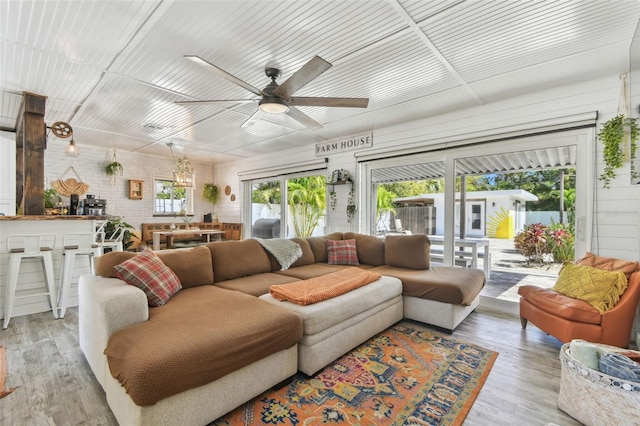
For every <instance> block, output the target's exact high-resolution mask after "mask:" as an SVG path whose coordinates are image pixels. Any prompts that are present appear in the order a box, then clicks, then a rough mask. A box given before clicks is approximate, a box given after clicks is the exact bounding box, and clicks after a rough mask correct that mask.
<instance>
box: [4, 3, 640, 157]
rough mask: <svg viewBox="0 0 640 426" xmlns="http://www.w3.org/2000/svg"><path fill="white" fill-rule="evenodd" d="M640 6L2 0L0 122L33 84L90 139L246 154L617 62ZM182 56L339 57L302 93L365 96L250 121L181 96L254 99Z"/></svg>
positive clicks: (227, 59)
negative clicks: (301, 118) (362, 100)
mask: <svg viewBox="0 0 640 426" xmlns="http://www.w3.org/2000/svg"><path fill="white" fill-rule="evenodd" d="M639 17H640V2H638V1H637V0H619V1H608V2H605V1H599V0H576V1H545V0H534V1H526V2H525V1H511V0H505V1H462V0H450V1H447V0H440V1H423V0H371V1H365V0H354V1H328V0H323V1H306V2H305V1H290V0H269V1H267V0H252V1H239V0H238V1H236V0H233V1H231V0H227V1H222V0H221V1H204V0H203V1H160V0H158V1H151V0H148V1H134V0H123V1H102V2H77V1H64V0H47V1H2V2H0V128H3V129H12V128H14V126H15V122H16V116H17V112H18V108H19V105H20V101H21V96H22V92H23V91H28V92H33V93H38V94H41V95H44V96H47V97H48V99H47V114H46V117H45V119H46V122H47V123H48V124H51V123H53V122H54V121H67V122H69V123H71V125H72V126H73V127H74V129H75V135H74V137H75V140H76V142H77V143H78V145H79V146H80V147H81V146H82V145H83V144H93V145H99V146H105V147H108V148H112V147H114V148H118V149H121V150H129V151H134V150H139V151H140V152H145V153H155V154H158V155H169V153H168V150H167V149H166V146H165V145H164V143H166V142H174V143H176V144H178V145H183V146H184V147H185V152H187V153H189V155H190V156H192V157H194V158H200V159H203V160H210V161H214V160H225V159H228V158H237V157H251V156H254V155H259V154H261V153H265V152H273V151H278V150H282V149H287V148H290V147H295V146H300V144H305V143H306V144H309V145H312V144H313V142H314V141H320V140H325V139H330V138H333V137H335V136H336V135H346V134H353V133H356V132H361V131H366V130H375V128H378V127H382V126H386V125H391V124H397V123H402V122H404V121H407V120H413V119H416V118H420V117H424V116H426V115H435V114H441V113H444V112H448V111H451V110H454V109H457V108H459V105H469V106H472V105H480V104H486V103H489V102H494V101H497V100H500V99H504V98H507V97H509V96H514V95H516V94H523V93H529V92H535V91H538V90H544V89H549V88H552V87H555V86H556V85H559V84H562V82H564V81H568V79H569V78H570V79H571V81H574V82H579V81H586V80H589V79H593V78H597V77H601V76H610V75H616V74H618V73H619V72H620V69H624V66H626V64H627V62H628V49H629V45H630V42H631V38H632V36H633V32H634V30H635V27H636V25H637V23H638V18H639ZM185 54H196V55H199V56H202V57H203V58H205V59H207V60H209V61H210V62H212V63H215V64H216V65H218V66H220V67H222V68H223V69H225V70H227V71H228V72H230V73H232V74H234V75H236V76H238V77H239V78H241V79H243V80H245V81H246V82H248V83H249V84H251V85H254V86H256V87H258V88H262V87H264V86H265V85H266V84H267V83H268V79H267V77H266V76H265V75H264V66H265V65H266V64H267V63H271V62H276V63H277V64H278V65H279V66H280V67H281V69H282V71H283V75H282V78H281V79H280V82H282V81H284V80H285V79H286V78H287V77H289V76H290V75H291V74H292V73H293V72H295V71H296V70H297V69H299V68H300V67H301V66H302V65H304V64H305V63H306V62H307V61H308V60H309V59H311V58H312V57H313V56H314V55H320V56H322V57H323V58H325V59H326V60H328V61H329V62H331V63H333V65H334V66H333V68H331V69H330V70H328V71H327V72H326V73H324V74H323V75H321V76H320V77H318V78H317V79H316V80H314V81H313V82H312V83H310V84H309V85H307V86H306V87H304V88H303V89H301V90H300V91H299V93H296V94H297V95H299V96H338V97H368V98H370V103H369V107H368V108H367V109H366V110H359V109H351V108H320V107H300V109H301V110H303V111H304V112H305V113H306V114H308V115H309V116H311V117H312V118H313V119H315V120H316V121H318V122H320V123H321V124H323V125H324V128H323V129H320V130H310V129H307V128H305V127H303V126H301V125H300V124H299V123H297V122H295V121H294V120H292V119H290V118H288V117H267V119H265V120H264V121H261V122H259V123H258V124H256V125H254V126H252V127H251V128H241V127H240V125H241V124H242V123H243V122H244V121H245V120H246V119H247V118H248V117H250V116H251V115H252V114H253V112H254V111H255V110H256V105H255V104H238V103H233V102H230V103H228V104H219V105H207V106H197V107H195V106H189V107H185V106H178V105H175V104H174V102H175V101H180V100H202V99H234V98H251V97H254V96H253V95H252V94H251V93H249V92H247V91H246V90H244V89H242V88H241V87H238V86H236V85H234V84H232V83H230V82H229V81H227V80H224V79H223V78H221V77H219V76H217V75H214V74H213V73H211V72H210V71H208V70H206V69H204V68H202V67H200V66H198V65H195V64H193V63H192V62H190V61H187V60H185V59H184V58H183V55H185ZM310 149H312V147H311V146H310ZM472 168H475V166H474V167H472Z"/></svg>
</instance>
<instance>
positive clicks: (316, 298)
mask: <svg viewBox="0 0 640 426" xmlns="http://www.w3.org/2000/svg"><path fill="white" fill-rule="evenodd" d="M380 276H381V275H380V274H378V273H375V272H370V271H365V270H363V269H359V268H345V269H341V270H339V271H336V272H332V273H330V274H327V275H322V276H319V277H315V278H310V279H308V280H303V281H298V282H294V283H289V284H281V285H272V286H271V287H269V292H270V293H271V296H273V297H274V298H276V299H278V300H280V301H285V300H286V301H289V302H292V303H297V304H298V305H310V304H312V303H317V302H321V301H323V300H327V299H331V298H332V297H336V296H340V295H341V294H344V293H347V292H349V291H351V290H354V289H356V288H358V287H362V286H365V285H367V284H369V283H372V282H374V281H376V280H377V279H378V278H380Z"/></svg>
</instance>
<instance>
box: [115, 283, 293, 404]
mask: <svg viewBox="0 0 640 426" xmlns="http://www.w3.org/2000/svg"><path fill="white" fill-rule="evenodd" d="M301 337H302V321H301V320H300V318H299V317H298V316H297V315H296V314H295V313H293V312H291V311H288V310H287V309H283V308H281V307H279V306H273V305H272V304H270V303H266V302H264V301H262V300H260V299H258V298H257V297H254V296H250V295H248V294H244V293H241V292H239V291H231V290H225V289H222V288H218V287H216V286H214V285H213V286H200V287H196V288H190V289H187V290H184V291H181V292H179V293H178V294H176V295H175V296H174V297H173V298H172V299H171V300H170V301H169V303H167V304H166V305H164V306H160V307H158V308H150V309H149V320H148V321H144V322H142V323H139V324H136V325H133V326H130V327H125V328H122V329H120V330H118V331H116V332H114V333H113V334H112V335H111V337H110V338H109V341H108V343H107V347H106V350H105V355H106V356H107V359H108V365H109V371H110V372H111V375H112V376H113V377H114V378H115V379H117V380H118V381H119V382H120V383H121V384H122V385H123V386H124V388H125V390H126V392H127V393H128V394H129V396H130V397H131V399H132V400H133V401H134V402H135V403H136V404H137V405H140V406H148V405H152V404H155V403H156V402H158V401H160V400H161V399H163V398H166V397H168V396H171V395H175V394H178V393H180V392H184V391H185V390H188V389H193V388H196V387H198V386H202V385H205V384H207V383H211V382H213V381H214V380H217V379H218V378H220V377H223V376H225V375H227V374H229V373H231V372H233V371H236V370H238V369H240V368H242V367H245V366H247V365H249V364H251V363H253V362H255V361H257V360H260V359H263V358H265V357H267V356H269V355H271V354H274V353H277V352H279V351H282V350H284V349H288V348H290V347H292V346H293V345H295V344H296V343H297V342H298V340H299V339H300V338H301Z"/></svg>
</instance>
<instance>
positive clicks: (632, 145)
mask: <svg viewBox="0 0 640 426" xmlns="http://www.w3.org/2000/svg"><path fill="white" fill-rule="evenodd" d="M625 134H628V135H629V159H630V161H631V179H633V180H635V179H637V178H638V177H640V174H639V173H638V172H637V171H636V169H635V159H636V149H637V144H636V140H637V139H638V120H637V119H635V118H626V117H625V116H624V115H623V114H619V115H617V116H615V117H614V118H612V119H611V120H609V121H607V122H605V123H603V124H602V127H601V128H600V132H598V139H600V141H601V142H602V145H603V146H602V156H603V159H604V170H603V172H602V174H601V175H600V176H599V177H598V179H599V180H601V181H602V182H603V187H604V188H609V184H610V183H611V179H613V178H615V177H616V169H619V168H620V167H622V163H623V162H624V152H623V145H622V142H623V141H624V137H625Z"/></svg>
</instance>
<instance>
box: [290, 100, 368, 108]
mask: <svg viewBox="0 0 640 426" xmlns="http://www.w3.org/2000/svg"><path fill="white" fill-rule="evenodd" d="M288 102H289V105H295V106H319V107H342V108H366V107H367V106H368V105H369V99H368V98H300V97H295V98H289V101H288Z"/></svg>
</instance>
